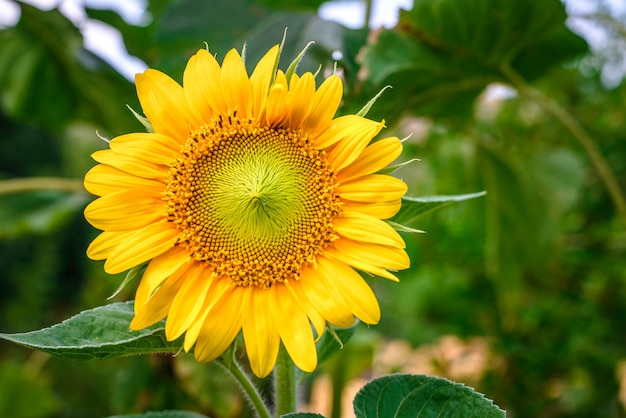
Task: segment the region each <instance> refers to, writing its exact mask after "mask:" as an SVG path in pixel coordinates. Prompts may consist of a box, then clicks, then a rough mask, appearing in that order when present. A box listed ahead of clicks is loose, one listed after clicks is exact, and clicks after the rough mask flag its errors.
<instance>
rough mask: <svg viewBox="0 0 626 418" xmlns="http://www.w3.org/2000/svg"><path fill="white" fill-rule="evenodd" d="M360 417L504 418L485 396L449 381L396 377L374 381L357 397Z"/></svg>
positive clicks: (357, 409) (411, 376)
mask: <svg viewBox="0 0 626 418" xmlns="http://www.w3.org/2000/svg"><path fill="white" fill-rule="evenodd" d="M354 412H355V414H356V416H357V418H427V417H440V418H452V417H457V418H502V417H505V416H506V414H505V412H504V411H503V410H501V409H500V408H498V407H497V406H496V405H494V403H493V402H492V401H491V400H489V399H487V398H485V396H484V395H482V394H480V393H478V392H475V391H474V390H473V389H472V388H469V387H467V386H464V385H461V384H459V383H454V382H451V381H449V380H447V379H443V378H439V377H432V376H421V375H408V374H394V375H389V376H384V377H381V378H378V379H375V380H372V381H371V382H369V383H368V384H367V385H365V386H364V387H363V388H362V389H361V390H360V391H359V393H357V395H356V397H355V398H354Z"/></svg>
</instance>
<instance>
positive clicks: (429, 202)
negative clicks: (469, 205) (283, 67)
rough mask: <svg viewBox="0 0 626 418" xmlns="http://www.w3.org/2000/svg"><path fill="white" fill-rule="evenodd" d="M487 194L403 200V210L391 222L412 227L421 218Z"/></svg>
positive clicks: (406, 198) (407, 198)
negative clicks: (452, 204) (445, 207)
mask: <svg viewBox="0 0 626 418" xmlns="http://www.w3.org/2000/svg"><path fill="white" fill-rule="evenodd" d="M486 194H487V192H478V193H468V194H458V195H451V196H444V195H442V196H421V197H408V196H404V197H403V198H402V208H401V209H400V211H399V212H398V213H397V214H396V215H395V216H394V217H393V218H391V221H392V222H393V223H396V224H400V226H408V227H411V226H412V225H413V223H414V222H415V221H416V220H417V219H418V218H419V217H421V216H423V215H425V214H427V213H429V212H431V211H433V210H435V209H439V208H442V207H444V206H447V205H449V204H451V203H454V202H462V201H465V200H470V199H475V198H477V197H482V196H484V195H486Z"/></svg>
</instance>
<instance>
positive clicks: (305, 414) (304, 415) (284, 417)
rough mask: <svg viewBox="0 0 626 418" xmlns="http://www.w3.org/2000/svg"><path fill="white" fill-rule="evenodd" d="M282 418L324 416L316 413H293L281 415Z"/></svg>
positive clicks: (317, 417)
mask: <svg viewBox="0 0 626 418" xmlns="http://www.w3.org/2000/svg"><path fill="white" fill-rule="evenodd" d="M281 418H324V415H320V414H316V413H314V412H293V413H291V414H285V415H281Z"/></svg>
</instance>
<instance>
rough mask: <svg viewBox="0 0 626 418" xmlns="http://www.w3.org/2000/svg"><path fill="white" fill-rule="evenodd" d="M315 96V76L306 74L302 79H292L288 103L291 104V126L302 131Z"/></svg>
mask: <svg viewBox="0 0 626 418" xmlns="http://www.w3.org/2000/svg"><path fill="white" fill-rule="evenodd" d="M314 94H315V78H313V74H311V73H304V74H303V75H302V77H301V78H295V77H292V79H291V85H290V86H289V92H288V98H287V102H288V104H289V108H290V109H289V112H290V114H289V126H290V127H291V129H294V130H297V129H300V127H301V126H300V125H301V123H302V121H303V120H304V119H305V118H306V117H307V115H308V114H309V111H310V109H311V98H312V97H313V95H314Z"/></svg>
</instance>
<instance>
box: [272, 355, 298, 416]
mask: <svg viewBox="0 0 626 418" xmlns="http://www.w3.org/2000/svg"><path fill="white" fill-rule="evenodd" d="M296 384H297V379H296V366H295V365H294V364H293V361H292V360H291V357H289V354H288V353H287V350H285V347H283V346H282V345H281V346H280V351H279V352H278V358H277V359H276V367H275V368H274V391H275V392H274V393H275V396H276V399H275V400H276V417H277V418H278V417H280V416H281V415H284V414H288V413H290V412H296V409H297V389H296Z"/></svg>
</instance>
